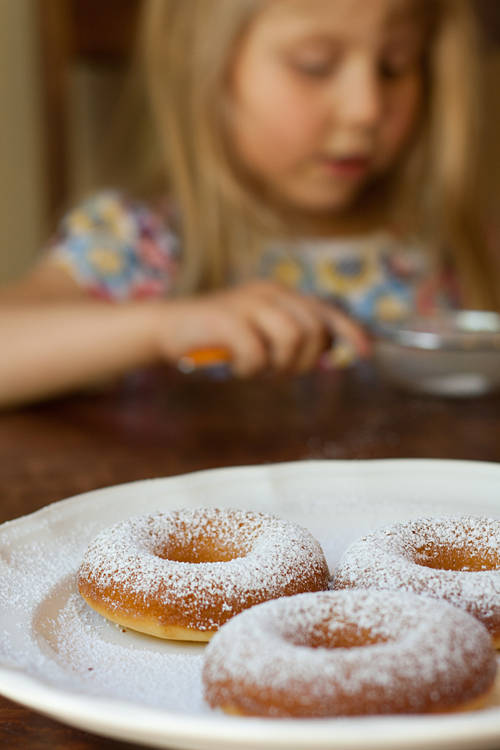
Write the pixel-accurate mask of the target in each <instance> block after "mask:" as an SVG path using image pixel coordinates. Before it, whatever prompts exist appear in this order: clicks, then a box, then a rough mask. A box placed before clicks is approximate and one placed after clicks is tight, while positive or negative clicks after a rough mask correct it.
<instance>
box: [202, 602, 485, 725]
mask: <svg viewBox="0 0 500 750" xmlns="http://www.w3.org/2000/svg"><path fill="white" fill-rule="evenodd" d="M346 637H347V639H348V640H349V639H350V640H351V641H352V642H353V643H355V644H356V643H358V644H361V643H362V642H365V641H366V640H368V641H369V642H370V645H362V646H361V645H354V646H353V647H350V648H346V647H338V644H341V643H342V642H343V641H344V640H345V638H346ZM310 644H313V646H316V647H311V645H310ZM318 644H323V645H319V646H318ZM328 645H329V646H330V647H327V646H328ZM495 672H496V660H495V654H494V651H493V648H492V645H491V639H490V637H489V635H488V633H487V631H486V630H485V628H484V627H483V626H482V625H481V624H480V623H479V622H477V620H475V619H474V618H472V617H471V616H469V615H468V614H466V613H465V612H463V611H461V610H459V609H457V608H455V607H452V606H451V605H449V604H447V603H446V602H436V601H433V600H431V599H428V598H427V597H418V596H415V595H413V594H408V593H404V592H400V593H399V594H395V593H389V592H380V591H375V590H370V591H366V590H356V591H335V592H321V593H315V594H303V595H300V596H296V597H293V598H286V599H279V600H277V601H273V602H268V603H265V604H262V605H259V606H258V607H254V608H252V609H251V610H249V611H246V612H243V613H242V614H240V615H237V616H236V617H235V618H233V619H232V620H231V621H230V622H228V623H227V624H226V625H225V626H224V627H223V628H222V629H221V630H220V631H219V632H218V633H217V634H216V635H215V636H214V638H213V639H212V641H211V642H210V644H209V646H208V647H207V650H206V660H205V666H204V671H203V680H204V686H205V695H206V698H207V700H208V702H209V703H210V704H211V705H212V706H221V707H223V708H225V709H226V710H230V711H237V712H241V713H245V714H250V715H260V716H301V717H321V716H337V715H359V714H387V713H421V712H426V711H438V710H449V709H451V708H453V707H456V706H458V705H460V704H463V703H466V702H469V701H472V700H473V699H475V698H477V696H480V695H482V694H484V693H485V692H486V691H487V690H488V689H489V687H490V686H491V685H492V683H493V680H494V677H495Z"/></svg>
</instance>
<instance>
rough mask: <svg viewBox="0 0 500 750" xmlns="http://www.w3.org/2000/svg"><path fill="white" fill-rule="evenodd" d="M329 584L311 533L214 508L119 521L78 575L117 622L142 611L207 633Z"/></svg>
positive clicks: (272, 520)
mask: <svg viewBox="0 0 500 750" xmlns="http://www.w3.org/2000/svg"><path fill="white" fill-rule="evenodd" d="M207 559H208V560H215V561H214V562H212V561H208V562H206V561H205V560H207ZM186 560H188V561H186ZM328 581H329V573H328V568H327V565H326V561H325V558H324V555H323V552H322V550H321V547H320V545H319V543H318V542H317V541H316V540H315V539H314V537H313V536H312V535H311V534H310V533H309V532H308V531H307V530H306V529H303V528H302V527H300V526H298V525H297V524H294V523H292V522H290V521H286V520H283V519H278V518H276V517H275V516H271V515H266V514H262V513H256V512H248V511H242V510H228V509H216V508H209V509H184V510H178V511H171V512H167V513H156V514H152V515H148V516H137V517H134V518H131V519H128V520H125V521H122V522H121V523H118V524H116V525H115V526H113V527H111V528H109V529H107V530H105V531H103V532H102V533H101V534H99V536H98V537H97V538H96V539H95V540H94V542H93V543H92V544H91V545H90V547H89V549H88V551H87V552H86V554H85V556H84V559H83V562H82V564H81V566H80V569H79V572H78V583H79V587H80V590H81V591H82V593H83V594H84V596H85V597H86V598H87V601H89V599H92V598H98V599H99V601H102V602H103V604H104V605H105V606H106V608H108V609H109V610H110V611H111V612H114V613H116V614H117V616H118V617H119V613H120V612H127V614H132V615H133V614H134V612H135V611H140V612H142V613H146V615H147V616H151V617H153V618H155V619H156V620H157V621H158V622H160V623H162V624H163V623H165V624H166V623H173V624H176V625H179V626H183V627H188V628H193V629H197V630H202V631H207V630H216V629H217V628H218V627H219V626H220V625H221V624H222V623H223V622H225V621H226V620H228V619H229V618H230V617H232V616H233V615H234V614H236V613H237V612H240V611H241V610H243V609H245V608H247V607H249V606H252V605H253V604H256V603H260V602H262V601H265V600H267V599H272V598H276V597H279V596H288V595H291V594H296V593H300V592H303V591H318V590H323V589H325V588H326V587H327V586H328ZM90 603H92V602H90ZM139 629H140V628H139Z"/></svg>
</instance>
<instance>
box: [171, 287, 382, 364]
mask: <svg viewBox="0 0 500 750" xmlns="http://www.w3.org/2000/svg"><path fill="white" fill-rule="evenodd" d="M157 333H158V345H159V354H160V356H162V357H164V358H166V359H168V360H171V361H177V360H179V359H180V358H181V357H182V356H183V355H185V354H186V353H188V352H189V351H192V350H196V349H204V348H212V347H217V348H224V349H227V350H229V352H230V353H231V358H232V367H233V370H234V372H235V373H236V374H237V375H240V376H243V377H245V376H250V375H254V374H256V373H258V372H261V371H263V370H270V371H276V372H287V373H300V372H305V371H307V370H310V369H311V368H313V367H314V366H315V364H316V363H317V361H318V358H319V356H320V355H321V353H322V352H324V351H325V350H326V349H328V348H329V347H330V346H331V343H332V339H333V340H334V339H335V338H336V337H337V336H341V337H342V338H344V339H348V340H349V341H350V342H351V344H352V345H353V347H354V349H355V350H356V352H357V353H358V354H359V355H360V356H362V357H366V356H368V355H369V353H370V344H369V341H368V338H367V336H366V334H365V333H364V332H363V330H362V328H361V327H360V326H359V325H358V324H357V323H355V322H354V321H353V320H351V319H350V318H349V317H347V316H346V315H345V314H344V313H343V312H341V311H340V310H338V309H337V308H335V307H333V306H332V305H329V304H327V303H326V302H322V301H321V300H319V299H317V298H316V297H311V296H305V295H303V294H299V293H297V292H295V291H293V290H290V289H289V288H287V287H284V286H281V285H280V284H277V283H275V282H272V281H257V282H255V281H254V282H250V283H247V284H245V285H242V286H240V287H236V288H234V289H230V290H227V291H222V292H217V293H212V294H207V295H203V296H198V297H195V298H186V299H178V300H171V301H168V302H165V303H162V313H161V314H160V316H159V328H158V331H157Z"/></svg>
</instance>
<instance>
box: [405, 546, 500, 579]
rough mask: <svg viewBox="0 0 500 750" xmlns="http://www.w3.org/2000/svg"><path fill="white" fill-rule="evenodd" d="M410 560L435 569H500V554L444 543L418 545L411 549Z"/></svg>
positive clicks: (467, 570)
mask: <svg viewBox="0 0 500 750" xmlns="http://www.w3.org/2000/svg"><path fill="white" fill-rule="evenodd" d="M412 553H413V554H412V556H411V560H412V562H414V563H415V564H416V565H421V566H422V567H425V568H434V569H435V570H455V571H464V572H472V573H480V572H482V571H488V570H499V569H500V556H499V555H498V554H497V553H496V552H495V551H494V550H491V549H478V548H476V547H471V546H470V545H468V546H462V547H460V546H458V545H457V546H454V547H451V546H450V545H444V544H441V545H440V544H433V545H432V546H431V545H424V544H422V545H419V546H416V547H414V549H413V550H412Z"/></svg>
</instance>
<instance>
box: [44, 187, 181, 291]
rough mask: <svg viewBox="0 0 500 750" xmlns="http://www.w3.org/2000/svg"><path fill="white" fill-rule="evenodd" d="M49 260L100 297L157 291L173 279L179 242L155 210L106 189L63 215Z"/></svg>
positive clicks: (176, 268) (165, 286)
mask: <svg viewBox="0 0 500 750" xmlns="http://www.w3.org/2000/svg"><path fill="white" fill-rule="evenodd" d="M49 262H51V263H53V264H56V265H59V266H62V267H64V268H65V269H66V270H67V271H68V272H69V274H70V275H71V276H72V277H73V278H74V279H75V280H76V281H77V283H78V284H79V285H80V286H81V287H82V288H83V289H85V290H86V291H87V292H88V293H89V294H91V295H92V296H94V297H97V298H99V299H104V300H114V301H125V300H132V299H145V298H152V297H162V296H164V295H166V294H168V292H169V291H170V290H171V289H172V287H173V285H174V283H175V278H176V276H177V272H178V265H179V242H178V239H177V237H176V236H175V235H174V234H173V232H172V231H171V230H170V229H169V228H168V226H166V223H165V219H164V218H163V216H162V215H160V213H159V212H155V211H154V210H152V209H151V208H150V207H149V206H147V205H146V204H144V203H141V202H138V201H130V200H128V199H127V198H125V197H124V196H123V195H121V194H120V193H118V192H114V191H107V192H103V193H98V194H96V195H94V196H92V197H91V198H89V199H88V200H87V201H85V202H84V203H82V204H81V205H80V206H79V207H77V208H76V209H74V210H73V211H70V212H69V213H68V214H67V215H66V216H65V217H64V219H63V221H62V222H61V226H60V228H59V231H58V233H57V234H56V236H55V237H54V239H53V240H52V243H51V247H50V253H49Z"/></svg>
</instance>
